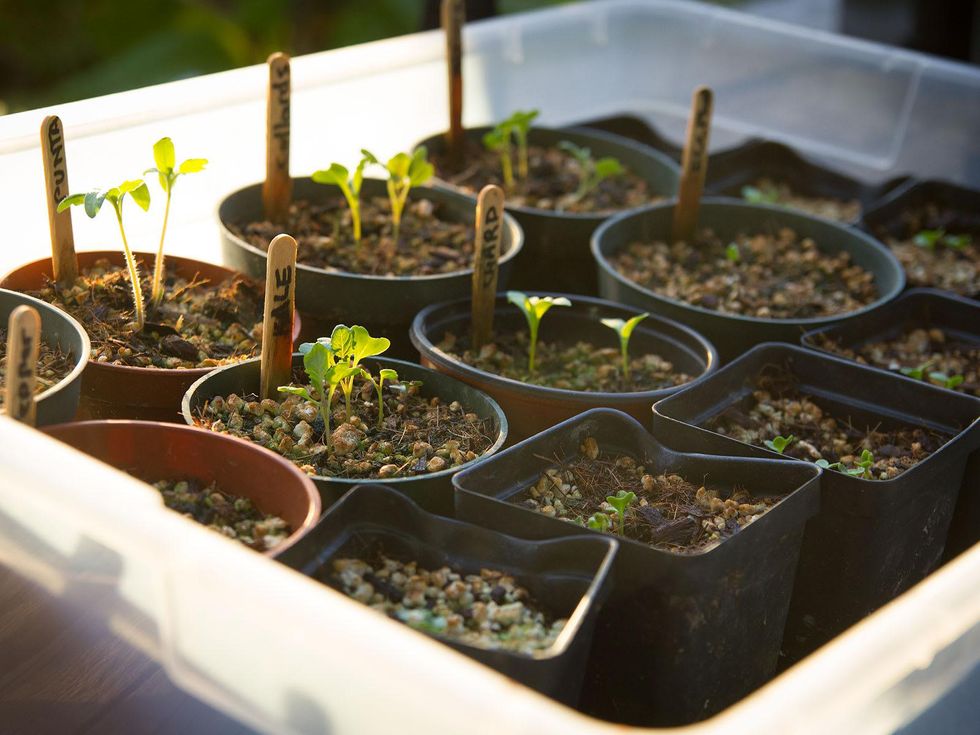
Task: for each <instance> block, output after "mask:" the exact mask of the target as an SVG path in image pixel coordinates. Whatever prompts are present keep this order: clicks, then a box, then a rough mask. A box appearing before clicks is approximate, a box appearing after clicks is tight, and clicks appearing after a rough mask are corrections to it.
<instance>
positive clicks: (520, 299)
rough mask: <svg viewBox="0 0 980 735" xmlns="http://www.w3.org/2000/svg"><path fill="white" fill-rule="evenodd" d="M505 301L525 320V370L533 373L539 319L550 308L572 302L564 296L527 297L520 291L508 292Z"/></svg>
mask: <svg viewBox="0 0 980 735" xmlns="http://www.w3.org/2000/svg"><path fill="white" fill-rule="evenodd" d="M507 300H508V301H509V302H510V303H512V304H513V305H514V306H516V307H517V308H518V309H520V310H521V313H523V314H524V318H525V320H527V328H528V336H529V341H528V359H527V369H528V372H529V373H534V368H535V364H534V358H535V354H536V350H537V346H538V327H539V326H540V324H541V318H542V317H543V316H544V315H545V313H546V312H547V311H548V309H550V308H551V307H552V306H571V305H572V302H571V301H569V300H568V299H566V298H565V297H564V296H527V295H526V294H524V293H521V292H520V291H508V292H507Z"/></svg>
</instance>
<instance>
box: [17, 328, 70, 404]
mask: <svg viewBox="0 0 980 735" xmlns="http://www.w3.org/2000/svg"><path fill="white" fill-rule="evenodd" d="M75 362H76V360H75V358H74V357H72V356H71V355H70V354H67V355H66V354H65V353H64V352H62V351H61V349H60V348H58V347H51V346H50V345H48V344H47V343H46V342H44V341H42V342H41V348H40V351H39V353H38V360H37V382H36V383H35V384H34V393H35V395H36V394H38V393H43V392H44V391H46V390H47V389H48V388H51V387H53V386H55V385H57V384H58V383H60V382H61V381H62V380H64V379H65V378H66V377H67V376H68V373H70V372H71V371H72V370H73V369H74V368H75ZM5 385H7V330H6V329H0V406H2V405H3V401H4V395H5V393H6V391H4V390H3V387H4V386H5Z"/></svg>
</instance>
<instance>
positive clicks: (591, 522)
mask: <svg viewBox="0 0 980 735" xmlns="http://www.w3.org/2000/svg"><path fill="white" fill-rule="evenodd" d="M585 525H586V526H588V527H589V528H591V529H592V530H593V531H600V532H602V533H605V532H606V531H608V530H609V526H611V525H612V519H610V518H609V516H608V515H606V514H605V513H593V514H592V515H590V516H589V519H588V520H587V521H586V522H585Z"/></svg>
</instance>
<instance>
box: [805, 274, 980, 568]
mask: <svg viewBox="0 0 980 735" xmlns="http://www.w3.org/2000/svg"><path fill="white" fill-rule="evenodd" d="M931 327H938V328H939V329H942V330H943V332H945V333H946V334H947V335H950V336H951V337H952V338H954V339H955V340H956V341H957V342H963V343H965V344H973V345H980V303H977V302H976V301H973V300H972V299H965V298H962V297H960V296H955V295H953V294H951V293H948V292H946V291H940V290H938V289H931V288H915V289H912V290H910V291H906V292H905V293H904V294H902V295H901V296H900V297H898V298H897V299H896V300H895V301H893V302H892V303H890V304H886V305H885V306H883V307H881V308H880V309H875V310H874V311H871V312H868V313H867V314H863V315H862V316H859V317H856V318H855V319H853V320H849V321H847V322H844V323H842V324H838V325H837V326H834V327H827V328H825V329H818V330H814V331H812V332H807V333H806V334H805V335H803V346H804V347H809V348H810V349H812V350H819V351H820V352H824V353H827V354H831V355H833V354H835V353H834V352H831V351H830V350H827V349H826V348H824V347H822V344H823V339H825V338H827V339H832V340H834V342H836V343H837V344H838V345H840V347H842V348H845V349H855V348H858V347H860V346H861V345H864V344H867V343H869V342H881V341H882V340H887V339H895V338H897V337H900V336H901V335H902V334H905V333H906V332H909V331H911V330H913V329H920V328H926V329H928V328H931ZM869 367H872V368H874V369H876V370H885V371H886V372H889V373H891V374H892V375H896V376H898V377H901V378H903V379H905V380H913V379H912V378H907V377H905V376H904V375H902V374H901V373H900V372H897V371H891V370H888V369H887V368H883V367H878V366H875V365H871V366H869ZM958 392H962V391H958ZM977 541H980V453H976V454H974V455H973V456H972V457H971V458H970V461H969V463H968V464H967V470H966V474H965V477H964V480H963V488H962V490H960V497H959V500H958V501H957V503H956V509H955V510H954V511H953V520H952V524H951V526H950V529H949V538H948V540H947V541H946V550H945V552H944V557H945V558H947V559H949V558H952V557H953V556H956V555H957V554H959V553H960V552H962V551H965V550H966V549H968V548H970V547H971V546H973V544H975V543H977Z"/></svg>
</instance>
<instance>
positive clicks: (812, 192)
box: [705, 140, 907, 224]
mask: <svg viewBox="0 0 980 735" xmlns="http://www.w3.org/2000/svg"><path fill="white" fill-rule="evenodd" d="M761 178H768V179H772V180H773V181H775V182H776V183H777V184H779V183H784V184H787V185H788V186H789V187H790V189H791V190H792V191H793V193H794V194H799V195H800V196H807V197H822V198H829V199H841V200H848V199H857V200H858V201H859V202H860V204H861V211H862V212H863V211H866V210H867V209H868V208H869V207H871V206H873V205H874V204H875V203H876V202H878V201H879V200H880V199H881V198H882V197H883V196H885V195H886V194H887V193H888V192H890V191H892V190H893V189H895V188H896V187H897V186H899V185H901V184H902V183H904V182H905V181H906V180H907V177H900V178H895V179H891V180H889V181H886V182H884V183H881V184H870V183H867V182H862V181H858V180H857V179H854V178H851V177H850V176H845V175H844V174H842V173H839V172H837V171H834V170H833V169H830V168H827V167H825V166H821V165H819V164H817V163H814V162H813V161H811V160H809V159H808V158H805V157H804V156H802V155H800V154H799V153H797V152H796V151H795V150H794V149H792V148H790V147H789V146H787V145H783V144H782V143H777V142H775V141H771V140H752V141H749V142H748V143H746V144H745V145H741V146H739V147H737V148H732V149H730V150H727V151H723V152H721V153H717V154H715V155H713V156H711V159H710V160H709V162H708V172H707V176H706V179H705V189H706V190H707V191H708V192H710V193H712V194H716V195H719V196H731V197H735V198H737V199H742V187H743V186H751V185H752V184H753V183H754V182H756V181H758V180H759V179H761ZM859 219H860V218H857V219H855V220H853V221H850V222H847V223H846V224H856V223H857V222H858V220H859Z"/></svg>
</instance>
